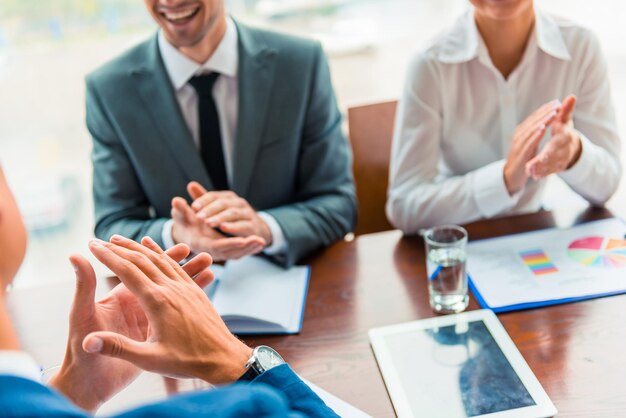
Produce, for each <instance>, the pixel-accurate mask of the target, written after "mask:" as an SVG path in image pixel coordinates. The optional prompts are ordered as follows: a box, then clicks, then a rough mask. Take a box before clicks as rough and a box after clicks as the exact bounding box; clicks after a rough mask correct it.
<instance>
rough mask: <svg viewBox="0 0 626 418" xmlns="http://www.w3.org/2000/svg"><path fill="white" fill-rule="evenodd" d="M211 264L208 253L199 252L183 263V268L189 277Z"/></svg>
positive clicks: (211, 260)
mask: <svg viewBox="0 0 626 418" xmlns="http://www.w3.org/2000/svg"><path fill="white" fill-rule="evenodd" d="M211 264H213V259H212V258H211V256H210V255H209V254H208V253H200V254H198V255H196V256H195V257H194V258H192V259H191V260H189V261H188V262H187V263H185V265H183V270H185V272H186V273H187V274H188V275H190V276H191V277H193V276H195V275H196V274H198V273H201V272H202V271H204V270H206V269H207V268H209V267H210V266H211Z"/></svg>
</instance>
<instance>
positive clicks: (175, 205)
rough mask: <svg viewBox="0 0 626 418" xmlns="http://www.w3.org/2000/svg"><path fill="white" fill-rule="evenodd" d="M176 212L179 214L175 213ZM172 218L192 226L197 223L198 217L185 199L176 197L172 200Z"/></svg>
mask: <svg viewBox="0 0 626 418" xmlns="http://www.w3.org/2000/svg"><path fill="white" fill-rule="evenodd" d="M175 211H177V212H178V213H174V212H175ZM172 218H176V219H175V220H179V221H181V222H183V223H185V224H190V223H193V222H194V221H195V219H196V216H195V212H194V211H193V209H191V207H190V206H189V204H188V203H187V201H186V200H185V199H183V198H182V197H175V198H174V199H172Z"/></svg>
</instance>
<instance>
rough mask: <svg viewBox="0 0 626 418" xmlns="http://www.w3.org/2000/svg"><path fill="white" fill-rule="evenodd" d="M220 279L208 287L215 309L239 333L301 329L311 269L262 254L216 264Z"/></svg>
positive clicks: (213, 268)
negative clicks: (278, 262) (287, 265)
mask: <svg viewBox="0 0 626 418" xmlns="http://www.w3.org/2000/svg"><path fill="white" fill-rule="evenodd" d="M212 270H213V272H214V273H215V276H216V280H215V283H214V284H213V285H211V286H208V287H207V288H205V293H207V294H208V295H209V297H210V298H211V300H212V301H213V304H214V305H215V309H217V311H218V312H219V314H220V316H221V317H222V319H224V322H226V325H228V328H229V329H230V330H231V331H232V332H233V333H235V334H294V333H297V332H300V329H301V328H302V319H303V315H304V306H305V302H306V295H307V290H308V286H309V268H308V267H300V266H298V267H291V268H289V269H284V268H282V267H279V266H277V265H275V264H272V263H271V262H270V261H268V260H266V259H264V258H262V257H244V258H242V259H240V260H231V261H228V262H227V263H226V264H225V266H224V267H220V266H214V267H212Z"/></svg>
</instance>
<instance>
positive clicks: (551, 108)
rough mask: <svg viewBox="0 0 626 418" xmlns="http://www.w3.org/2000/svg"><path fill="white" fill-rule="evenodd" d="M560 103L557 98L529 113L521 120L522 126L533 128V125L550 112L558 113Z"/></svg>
mask: <svg viewBox="0 0 626 418" xmlns="http://www.w3.org/2000/svg"><path fill="white" fill-rule="evenodd" d="M560 107H561V104H560V102H559V101H558V100H552V101H550V102H548V103H546V104H544V105H542V106H541V107H539V109H537V110H535V111H534V112H533V113H531V114H530V115H529V116H528V117H527V118H526V119H525V120H524V121H523V122H522V124H521V125H522V126H523V127H524V128H525V129H527V128H530V129H533V127H534V126H535V125H537V124H538V123H540V121H542V120H543V119H545V118H546V117H547V116H548V115H549V114H551V113H553V112H554V113H558V111H559V109H560Z"/></svg>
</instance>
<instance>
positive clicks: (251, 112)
mask: <svg viewBox="0 0 626 418" xmlns="http://www.w3.org/2000/svg"><path fill="white" fill-rule="evenodd" d="M237 30H238V34H239V73H238V78H239V115H238V124H237V133H236V139H235V151H234V159H233V165H234V170H233V173H234V174H233V181H232V190H233V191H234V192H235V193H237V194H238V195H240V196H241V197H243V198H245V199H247V200H248V201H249V202H250V204H251V205H252V206H253V207H254V208H255V209H257V210H264V211H266V212H268V213H269V214H271V215H272V216H273V217H274V218H275V219H276V220H277V222H278V224H279V225H280V226H281V228H282V230H283V232H284V234H285V237H286V239H287V242H288V252H287V254H286V257H283V258H281V260H278V261H279V262H281V263H282V264H284V265H286V266H289V265H291V264H293V263H295V262H297V261H298V260H299V259H301V258H302V257H304V256H307V255H309V254H310V253H311V252H313V251H315V250H316V249H319V248H320V247H323V246H327V245H329V244H331V243H332V242H334V241H336V240H338V239H341V238H342V237H343V236H344V235H345V234H346V233H348V232H349V231H351V230H352V228H353V227H354V224H355V220H356V198H355V194H354V184H353V179H352V173H351V163H352V160H351V158H352V157H351V153H350V148H349V145H348V142H347V140H346V138H345V135H344V134H343V133H342V130H341V115H340V112H339V110H338V109H337V104H336V100H335V96H334V93H333V89H332V85H331V81H330V74H329V69H328V64H327V62H326V59H325V56H324V53H323V52H322V50H321V48H320V46H319V44H317V43H315V42H311V41H307V40H303V39H298V38H294V37H290V36H286V35H279V34H275V33H272V32H268V31H264V30H260V29H254V28H250V27H246V26H244V25H241V24H237ZM87 127H88V129H89V131H90V133H91V135H92V137H93V152H92V160H93V170H94V171H93V194H94V201H95V215H96V227H95V233H96V236H97V237H99V238H101V239H109V238H110V236H111V235H113V234H116V233H117V234H121V235H124V236H127V237H130V238H133V239H140V238H141V237H143V236H145V235H148V236H150V237H151V238H153V239H154V240H155V241H156V242H157V243H160V244H162V239H161V232H162V228H163V224H164V223H165V221H166V220H167V219H168V218H169V217H170V210H171V200H172V198H173V197H175V196H182V197H186V198H187V199H189V197H188V195H187V192H186V185H187V183H188V182H189V181H191V180H196V181H198V182H200V183H201V184H203V185H204V186H205V187H206V188H207V189H208V190H212V189H213V186H212V184H211V180H210V178H209V176H208V174H207V171H206V169H205V167H204V164H203V163H202V160H201V157H200V154H199V152H198V151H197V149H196V148H195V146H194V144H193V141H192V138H191V134H190V132H189V129H188V128H187V125H186V124H185V122H184V120H183V117H182V114H181V110H180V108H179V105H178V102H177V101H176V97H175V93H174V89H173V87H172V85H171V83H170V80H169V77H168V75H167V72H166V70H165V67H164V65H163V62H162V60H161V56H160V54H159V49H158V45H157V37H156V36H153V37H152V38H151V39H149V40H147V41H146V42H144V43H142V44H139V45H138V46H136V47H134V48H132V49H131V50H129V51H127V52H126V53H125V54H123V55H122V56H120V57H118V58H116V59H114V60H113V61H111V62H109V63H107V64H106V65H104V66H103V67H101V68H99V69H98V70H96V71H95V72H93V73H92V74H90V75H89V76H88V77H87Z"/></svg>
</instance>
